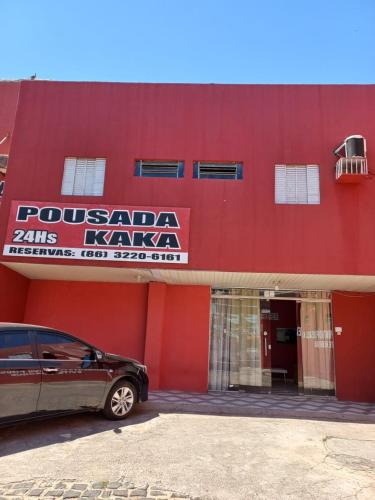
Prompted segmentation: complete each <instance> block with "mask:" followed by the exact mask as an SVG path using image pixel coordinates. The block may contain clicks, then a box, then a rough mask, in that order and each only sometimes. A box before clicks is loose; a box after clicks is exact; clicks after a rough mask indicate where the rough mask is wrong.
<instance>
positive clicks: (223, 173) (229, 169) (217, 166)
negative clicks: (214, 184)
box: [194, 161, 242, 179]
mask: <svg viewBox="0 0 375 500" xmlns="http://www.w3.org/2000/svg"><path fill="white" fill-rule="evenodd" d="M194 178H196V179H242V163H204V162H199V161H198V162H195V163H194Z"/></svg>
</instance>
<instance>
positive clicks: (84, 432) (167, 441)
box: [0, 393, 375, 500]
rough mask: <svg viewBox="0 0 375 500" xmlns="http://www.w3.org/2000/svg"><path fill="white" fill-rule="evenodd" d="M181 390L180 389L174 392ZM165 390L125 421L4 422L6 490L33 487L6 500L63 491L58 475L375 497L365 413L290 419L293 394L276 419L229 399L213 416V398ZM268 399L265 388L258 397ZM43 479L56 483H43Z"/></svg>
mask: <svg viewBox="0 0 375 500" xmlns="http://www.w3.org/2000/svg"><path fill="white" fill-rule="evenodd" d="M176 394H177V396H178V397H181V395H179V394H178V393H169V395H168V397H172V396H173V397H174V398H175V397H176ZM166 396H167V395H166V394H161V395H160V394H158V393H157V394H154V395H153V396H152V398H151V399H152V400H151V401H150V402H149V403H146V404H145V405H143V406H142V407H141V408H140V409H139V411H138V412H137V413H136V414H135V415H134V416H132V417H131V418H130V419H128V420H127V421H124V422H123V423H121V424H118V423H114V422H109V421H106V420H103V419H102V418H101V417H100V416H99V415H77V416H74V417H64V418H59V419H55V420H51V421H48V422H46V421H45V422H37V423H32V424H23V425H19V426H17V427H9V428H6V429H2V430H0V483H3V486H2V487H0V491H1V490H2V489H3V491H5V492H6V493H9V492H11V491H14V488H13V486H12V485H10V484H9V483H11V482H20V481H31V482H33V484H32V486H30V488H29V489H28V491H26V492H24V493H21V492H20V494H17V495H16V494H10V495H6V496H4V498H7V499H9V498H11V497H12V496H13V497H14V498H25V497H23V495H24V494H25V495H26V496H30V491H32V490H31V488H32V489H41V490H42V492H41V494H42V495H43V497H46V496H48V497H49V498H57V496H55V497H54V496H53V495H52V497H51V495H50V494H49V491H51V488H57V485H56V483H57V482H65V484H66V488H65V487H64V488H62V489H63V493H65V494H66V492H67V491H68V490H69V491H72V490H73V491H78V494H80V495H81V496H88V495H87V494H86V495H84V492H83V493H79V492H81V491H83V490H79V489H78V488H77V487H73V486H74V484H73V483H76V484H82V485H84V486H85V488H86V492H88V491H89V490H90V491H91V490H95V489H97V490H100V493H98V495H99V494H100V498H102V497H103V495H107V494H108V493H109V492H110V494H111V495H112V497H114V498H121V496H120V495H116V492H115V488H110V487H109V486H108V482H116V481H119V478H122V479H121V481H122V486H121V489H122V490H126V494H127V495H130V494H133V495H134V494H135V493H132V492H134V491H135V487H137V489H143V490H144V491H143V492H142V495H143V496H140V497H141V498H147V497H148V498H157V497H155V496H153V495H151V493H152V492H153V491H156V488H159V489H162V490H164V492H165V493H166V496H164V498H168V496H169V497H171V495H172V491H173V492H175V493H174V494H175V495H180V496H181V495H182V494H185V495H187V496H188V497H189V498H195V497H199V498H202V499H205V498H210V499H218V500H224V499H225V500H232V499H233V500H242V499H243V500H245V499H267V500H268V499H269V500H274V499H278V500H279V499H280V500H281V499H293V500H294V499H295V500H301V499H305V498H306V499H317V500H318V499H319V500H325V499H327V500H328V499H330V500H331V499H337V500H339V499H340V500H341V499H342V500H343V499H353V500H354V499H358V500H365V499H373V498H375V426H374V425H373V424H372V423H370V422H369V421H367V422H358V421H356V420H358V415H354V414H353V415H352V416H351V417H352V418H351V419H350V420H349V416H348V415H346V420H344V421H340V419H339V418H338V417H340V415H338V414H337V413H330V418H329V419H328V420H327V419H325V420H324V419H323V418H326V417H321V416H320V415H319V412H318V411H316V412H315V413H314V419H306V418H305V416H304V414H303V415H302V416H303V418H291V417H298V416H299V417H301V414H300V413H298V411H297V407H298V405H299V404H301V402H300V403H297V402H296V404H295V407H294V409H293V408H292V409H290V408H288V409H287V408H284V409H283V408H281V409H279V410H277V409H274V411H276V413H277V411H279V416H275V415H274V416H273V417H267V416H260V415H256V416H244V415H243V414H242V415H239V416H235V415H234V408H233V406H235V405H232V406H231V405H230V403H228V404H227V413H229V414H230V413H232V414H231V415H229V416H228V415H227V416H224V415H220V414H217V413H219V412H224V411H225V405H224V406H223V403H221V404H220V405H217V406H216V408H217V412H216V414H214V413H215V411H212V408H214V406H215V405H214V404H213V405H211V406H209V405H208V404H207V402H206V403H203V404H200V403H199V402H198V403H197V402H196V401H195V402H194V401H192V402H189V401H187V399H189V398H195V397H198V396H197V395H186V397H185V402H184V403H181V402H180V406H178V403H176V401H172V402H164V403H163V402H161V401H160V399H161V398H162V397H166ZM220 397H221V396H220ZM230 397H231V396H230ZM269 397H271V396H264V395H263V396H261V398H260V399H258V403H259V402H261V401H262V399H263V400H264V401H268V398H269ZM284 399H285V398H284ZM312 401H313V400H310V403H311V402H312ZM332 402H333V403H334V401H332ZM304 404H305V403H304ZM168 405H173V410H170V409H169V408H168ZM207 408H211V409H210V412H209V413H210V414H208V413H207V412H208V410H207ZM360 408H362V406H360ZM363 408H364V407H363ZM373 409H374V408H373V407H371V406H369V405H367V406H366V410H365V415H364V416H365V418H366V419H368V420H371V419H373V416H372V410H373ZM245 410H246V408H244V407H242V408H241V409H240V408H239V409H238V411H240V412H241V413H243V412H244V411H245ZM266 410H267V409H266ZM266 410H265V409H264V407H263V408H261V411H262V412H263V413H264V412H265V413H267V411H266ZM285 411H287V412H289V414H288V417H287V416H286V415H285ZM205 412H206V413H205ZM248 414H251V412H248ZM361 417H363V415H362V416H361V415H359V418H361ZM41 481H47V482H48V483H47V484H50V485H51V486H46V487H45V488H44V487H42V485H43V484H44V483H41ZM93 482H95V483H102V482H104V485H105V486H106V488H95V487H94V486H95V485H93V484H92V483H93ZM129 482H131V483H133V484H132V485H130V486H129V484H128V483H129ZM5 483H6V484H5ZM145 483H148V485H147V486H146V484H145ZM124 484H127V486H126V487H124ZM131 486H134V488H131ZM146 488H147V489H146ZM22 489H26V488H20V490H22ZM103 490H104V491H103ZM119 491H121V490H119ZM73 494H74V493H73ZM76 494H77V493H76ZM94 494H95V493H89V495H94ZM146 495H147V496H146ZM0 496H1V495H0ZM30 498H31V496H30ZM33 498H35V497H33ZM133 498H137V497H136V496H133ZM161 498H163V497H161Z"/></svg>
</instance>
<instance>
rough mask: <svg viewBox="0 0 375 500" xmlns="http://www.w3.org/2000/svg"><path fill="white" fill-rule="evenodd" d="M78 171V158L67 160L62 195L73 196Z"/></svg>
mask: <svg viewBox="0 0 375 500" xmlns="http://www.w3.org/2000/svg"><path fill="white" fill-rule="evenodd" d="M75 171H76V158H65V163H64V176H63V181H62V186H61V194H66V195H71V194H73V186H74V177H75Z"/></svg>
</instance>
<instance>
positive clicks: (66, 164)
mask: <svg viewBox="0 0 375 500" xmlns="http://www.w3.org/2000/svg"><path fill="white" fill-rule="evenodd" d="M72 160H74V162H75V164H74V174H73V177H72V179H70V180H69V173H68V170H69V168H72V165H70V166H69V161H72ZM79 161H81V162H83V161H85V162H86V165H85V169H86V170H85V174H84V179H83V190H82V192H80V193H75V192H74V189H75V185H76V183H77V163H78V162H79ZM100 161H102V162H104V166H103V172H102V174H101V173H100V170H98V171H99V181H101V192H100V193H95V192H94V189H93V190H92V192H89V193H87V192H84V191H85V188H86V179H87V168H88V167H90V166H89V165H88V164H87V163H88V162H95V169H96V168H98V169H99V166H100V164H99V162H100ZM97 163H98V165H97ZM81 168H82V166H81ZM106 171H107V158H106V157H104V156H100V157H99V156H98V157H95V158H94V157H83V156H66V157H65V158H64V168H63V175H62V179H61V190H60V194H61V196H85V197H87V196H92V197H95V198H96V197H102V196H104V188H105V180H106ZM96 174H97V172H96V171H95V172H94V176H93V180H92V185H93V188H94V187H95V183H96V182H98V181H97V180H96V178H95V177H96ZM101 177H102V179H101ZM69 184H70V185H71V186H70V187H71V189H69ZM66 186H67V187H66ZM67 191H68V192H67Z"/></svg>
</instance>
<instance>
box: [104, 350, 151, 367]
mask: <svg viewBox="0 0 375 500" xmlns="http://www.w3.org/2000/svg"><path fill="white" fill-rule="evenodd" d="M104 359H105V360H106V361H121V362H123V363H136V364H137V365H141V364H142V363H141V362H140V361H137V360H136V359H132V358H126V357H125V356H119V355H118V354H112V353H110V352H106V353H105V354H104Z"/></svg>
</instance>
